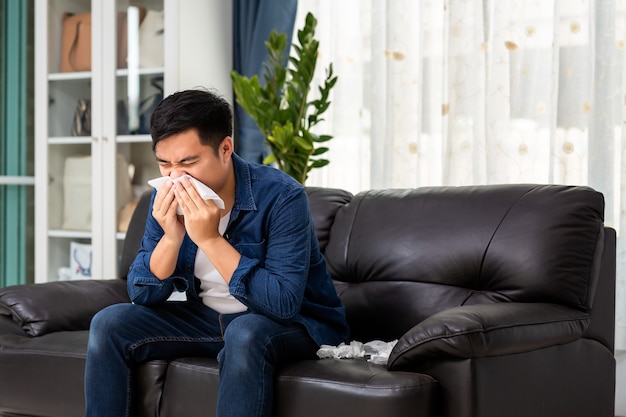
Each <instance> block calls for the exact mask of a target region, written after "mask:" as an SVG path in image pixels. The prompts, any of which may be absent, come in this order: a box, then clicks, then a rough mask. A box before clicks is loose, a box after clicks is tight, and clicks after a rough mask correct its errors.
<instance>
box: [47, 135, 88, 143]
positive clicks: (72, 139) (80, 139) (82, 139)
mask: <svg viewBox="0 0 626 417" xmlns="http://www.w3.org/2000/svg"><path fill="white" fill-rule="evenodd" d="M91 141H92V137H91V136H55V137H52V138H48V144H50V145H89V144H91Z"/></svg>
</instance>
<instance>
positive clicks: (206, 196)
mask: <svg viewBox="0 0 626 417" xmlns="http://www.w3.org/2000/svg"><path fill="white" fill-rule="evenodd" d="M185 177H187V178H189V180H190V181H191V182H192V183H193V184H194V185H195V186H196V189H197V190H198V194H200V197H202V199H203V200H213V201H214V202H215V205H216V206H217V207H218V208H221V209H223V208H224V200H222V199H221V198H220V197H219V196H218V195H217V194H216V193H215V191H213V190H212V189H210V188H209V187H207V186H206V185H204V184H203V183H201V182H200V181H198V180H197V179H195V178H194V177H192V176H191V175H183V176H181V177H177V178H170V177H159V178H154V179H152V180H150V181H148V184H150V186H152V187H154V188H156V189H157V190H158V189H159V188H160V187H161V186H162V185H163V184H165V183H166V182H168V181H170V180H171V181H174V182H176V181H180V180H181V179H182V178H185ZM176 214H179V215H182V214H183V210H182V209H181V208H180V207H177V208H176Z"/></svg>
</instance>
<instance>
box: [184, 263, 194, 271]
mask: <svg viewBox="0 0 626 417" xmlns="http://www.w3.org/2000/svg"><path fill="white" fill-rule="evenodd" d="M185 269H187V271H193V265H191V264H187V265H186V266H185Z"/></svg>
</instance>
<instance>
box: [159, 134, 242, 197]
mask: <svg viewBox="0 0 626 417" xmlns="http://www.w3.org/2000/svg"><path fill="white" fill-rule="evenodd" d="M231 154H232V139H231V138H229V137H227V138H224V140H223V141H222V143H221V144H220V147H219V149H218V155H216V154H215V151H214V150H213V148H212V147H210V146H208V145H203V144H202V143H200V137H199V136H198V133H197V132H196V130H195V129H191V130H188V131H185V132H183V133H179V134H177V135H173V136H170V137H168V138H167V139H163V140H161V141H159V142H158V143H157V144H156V148H155V156H156V160H157V162H158V164H159V170H160V171H161V175H163V176H170V177H172V178H178V177H180V176H182V175H185V174H188V175H191V176H192V177H194V178H195V179H197V180H199V181H200V182H202V183H204V184H206V185H207V186H209V187H210V188H211V189H213V190H214V191H215V192H216V193H218V194H219V193H220V191H221V190H222V188H223V187H224V186H225V184H226V181H227V180H228V174H229V167H230V157H231Z"/></svg>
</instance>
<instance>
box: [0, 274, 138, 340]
mask: <svg viewBox="0 0 626 417" xmlns="http://www.w3.org/2000/svg"><path fill="white" fill-rule="evenodd" d="M124 302H126V303H127V302H130V300H129V298H128V293H127V290H126V281H124V280H120V279H115V280H77V281H58V282H49V283H45V284H26V285H15V286H11V287H6V288H2V289H0V314H3V315H10V316H11V317H12V318H13V320H14V321H15V322H16V323H17V324H18V325H19V326H20V327H21V328H22V329H23V330H24V332H25V333H26V334H28V335H29V336H42V335H44V334H47V333H52V332H57V331H66V330H87V329H88V328H89V323H90V322H91V318H92V317H93V316H94V314H96V313H97V312H98V311H100V310H101V309H102V308H104V307H106V306H108V305H111V304H116V303H124Z"/></svg>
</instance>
